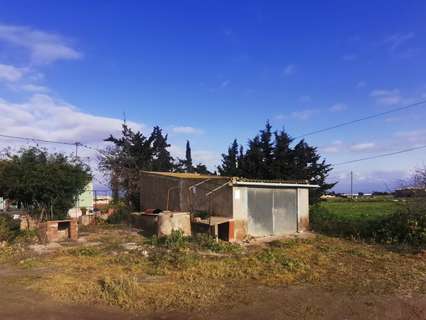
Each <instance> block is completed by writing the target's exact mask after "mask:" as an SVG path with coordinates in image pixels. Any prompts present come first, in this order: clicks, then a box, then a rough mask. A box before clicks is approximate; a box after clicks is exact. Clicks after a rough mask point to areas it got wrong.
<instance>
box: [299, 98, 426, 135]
mask: <svg viewBox="0 0 426 320" xmlns="http://www.w3.org/2000/svg"><path fill="white" fill-rule="evenodd" d="M425 103H426V100H422V101H418V102H416V103H412V104H409V105H406V106H403V107H398V108H394V109H391V110H388V111H384V112H380V113H375V114H372V115H369V116H365V117H362V118H358V119H354V120H350V121H346V122H342V123H339V124H336V125H334V126H331V127H326V128H323V129H318V130H314V131H311V132H307V133H305V134H301V135H298V136H295V137H294V139H300V138H303V137H307V136H312V135H314V134H317V133H322V132H326V131H330V130H333V129H337V128H340V127H344V126H348V125H351V124H354V123H358V122H361V121H364V120H369V119H373V118H378V117H381V116H384V115H387V114H390V113H394V112H398V111H402V110H406V109H410V108H414V107H417V106H419V105H422V104H425Z"/></svg>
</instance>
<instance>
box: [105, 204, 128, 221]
mask: <svg viewBox="0 0 426 320" xmlns="http://www.w3.org/2000/svg"><path fill="white" fill-rule="evenodd" d="M114 209H115V212H114V213H113V214H112V215H110V216H109V217H108V219H107V222H108V223H111V224H121V223H127V222H128V220H129V215H130V209H129V208H128V207H126V206H125V205H122V204H118V205H117V206H116V207H115V208H114Z"/></svg>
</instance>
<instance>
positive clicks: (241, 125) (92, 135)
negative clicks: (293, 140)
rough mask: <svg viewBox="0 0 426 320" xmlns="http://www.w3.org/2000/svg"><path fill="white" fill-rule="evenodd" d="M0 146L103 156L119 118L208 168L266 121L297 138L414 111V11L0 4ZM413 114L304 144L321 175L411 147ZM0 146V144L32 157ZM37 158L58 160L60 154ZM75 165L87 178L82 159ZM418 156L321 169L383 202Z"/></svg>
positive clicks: (418, 42) (419, 41)
mask: <svg viewBox="0 0 426 320" xmlns="http://www.w3.org/2000/svg"><path fill="white" fill-rule="evenodd" d="M0 8H2V10H0V115H1V116H0V134H5V135H15V136H25V137H34V138H39V139H50V140H59V141H69V142H75V141H79V142H82V143H84V144H87V145H89V146H91V147H93V148H99V147H103V146H104V143H103V142H102V141H103V139H104V138H106V137H107V136H109V134H111V133H112V134H118V133H119V131H120V126H121V123H122V121H123V117H124V114H125V117H126V120H127V122H128V124H129V125H130V126H131V127H132V128H134V129H135V130H142V131H143V132H145V133H149V132H150V131H151V128H152V127H153V126H155V125H159V126H160V127H162V128H163V129H164V131H165V132H167V133H168V134H169V141H170V143H171V144H172V147H171V151H172V154H173V155H174V156H177V157H183V156H184V149H185V141H186V140H187V139H189V140H190V141H191V146H192V151H193V158H194V161H196V162H198V161H200V162H203V163H205V164H207V165H208V166H209V168H210V169H214V168H215V167H216V166H217V165H219V164H220V159H221V156H220V155H221V153H223V152H226V150H227V148H228V146H229V144H230V143H231V142H232V141H233V139H234V138H237V139H238V141H239V142H240V143H242V144H244V145H246V143H247V141H248V139H249V138H251V137H253V136H254V135H255V134H256V133H257V132H258V130H260V129H262V128H263V126H264V124H265V122H266V121H267V120H269V121H270V122H271V124H272V125H273V127H274V129H282V128H285V130H286V131H287V132H288V133H289V134H290V135H292V136H299V135H301V134H304V133H306V132H310V131H312V130H316V129H321V128H324V127H328V126H333V125H335V124H338V123H341V122H345V121H350V120H352V119H356V118H360V117H364V116H368V115H370V114H374V113H378V112H385V111H387V110H390V109H393V108H397V107H401V106H404V105H407V104H411V103H414V102H417V101H421V100H423V99H426V77H425V71H426V60H425V59H424V56H425V53H426V41H425V40H426V28H425V27H426V23H425V21H426V2H424V1H404V2H402V1H392V0H391V1H368V2H367V1H351V2H342V1H297V2H295V1H294V2H288V1H219V0H216V1H208V0H207V1H151V2H145V1H131V0H127V1H106V0H105V1H95V0H92V1H90V2H89V1H49V0H44V1H42V2H40V1H19V0H13V1H3V0H0ZM425 123H426V106H425V105H420V106H418V107H415V108H411V109H408V110H405V111H403V112H398V113H393V114H389V115H387V116H383V117H378V118H375V119H371V120H368V121H363V122H360V123H357V124H354V125H351V126H346V127H342V128H338V129H336V130H331V131H328V132H325V133H321V134H316V135H312V136H309V137H306V141H307V142H308V143H309V144H312V145H314V146H317V147H318V149H319V152H320V153H321V155H322V156H323V157H324V158H325V159H326V161H327V162H328V163H332V164H334V163H339V162H344V161H348V160H352V159H358V158H364V157H369V156H374V155H378V154H382V153H389V152H394V151H398V150H401V149H405V148H410V147H416V146H421V145H425V144H426V125H425ZM32 144H34V143H33V142H31V141H17V140H7V139H1V140H0V145H1V146H2V147H4V146H11V147H14V148H17V147H18V146H19V147H20V146H25V145H32ZM49 149H51V150H55V151H62V152H73V148H72V147H66V146H60V145H54V146H52V145H49ZM81 149H82V150H80V152H81V153H80V155H81V156H82V157H86V159H87V161H88V162H89V163H90V164H91V165H92V166H94V167H95V166H96V155H95V154H94V153H93V151H91V150H84V149H83V148H81ZM425 158H426V149H423V150H418V151H414V152H410V153H405V154H400V155H396V156H393V157H386V158H380V159H375V160H369V161H364V162H357V163H353V164H348V165H341V166H336V167H335V169H334V170H333V172H332V173H331V175H330V181H337V182H338V184H337V185H336V187H335V190H336V191H338V192H349V190H350V189H349V174H350V171H353V172H354V191H356V192H358V191H362V192H371V191H374V190H377V191H383V190H388V189H389V188H394V187H396V186H398V185H399V184H400V183H401V180H403V179H407V177H408V176H409V175H410V174H411V173H412V172H413V170H415V169H416V168H419V167H422V166H423V165H424V164H425V162H426V161H425Z"/></svg>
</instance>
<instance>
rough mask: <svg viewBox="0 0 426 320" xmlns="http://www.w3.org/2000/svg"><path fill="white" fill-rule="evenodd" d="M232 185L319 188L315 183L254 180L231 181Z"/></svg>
mask: <svg viewBox="0 0 426 320" xmlns="http://www.w3.org/2000/svg"><path fill="white" fill-rule="evenodd" d="M232 186H254V187H255V186H259V187H281V188H319V185H317V184H300V183H280V182H256V181H233V182H232Z"/></svg>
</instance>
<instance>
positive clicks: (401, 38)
mask: <svg viewBox="0 0 426 320" xmlns="http://www.w3.org/2000/svg"><path fill="white" fill-rule="evenodd" d="M413 38H414V33H413V32H407V33H395V34H392V35H390V36H389V37H387V38H386V39H385V40H384V41H383V43H384V44H387V45H389V48H390V50H391V51H395V50H396V49H398V48H399V47H400V46H402V45H403V44H404V43H405V42H407V41H408V40H410V39H413Z"/></svg>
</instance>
